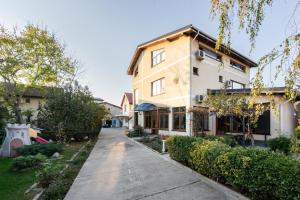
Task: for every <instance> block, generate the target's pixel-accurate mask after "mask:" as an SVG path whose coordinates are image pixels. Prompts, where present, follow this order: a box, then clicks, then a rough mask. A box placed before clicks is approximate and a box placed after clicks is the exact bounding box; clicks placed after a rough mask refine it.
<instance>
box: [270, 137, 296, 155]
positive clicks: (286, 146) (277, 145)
mask: <svg viewBox="0 0 300 200" xmlns="http://www.w3.org/2000/svg"><path fill="white" fill-rule="evenodd" d="M267 144H268V147H270V149H271V150H272V151H280V152H283V153H285V154H288V153H290V146H291V140H290V139H289V138H286V137H282V136H281V137H277V138H274V139H269V140H268V141H267Z"/></svg>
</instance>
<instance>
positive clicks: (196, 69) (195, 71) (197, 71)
mask: <svg viewBox="0 0 300 200" xmlns="http://www.w3.org/2000/svg"><path fill="white" fill-rule="evenodd" d="M193 74H194V75H199V69H198V68H197V67H193Z"/></svg>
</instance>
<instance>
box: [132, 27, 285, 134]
mask: <svg viewBox="0 0 300 200" xmlns="http://www.w3.org/2000/svg"><path fill="white" fill-rule="evenodd" d="M215 43H216V40H215V39H214V38H212V37H211V36H209V35H207V34H205V33H203V32H201V31H200V30H198V29H197V28H195V27H194V26H192V25H189V26H186V27H183V28H181V29H178V30H176V31H173V32H171V33H168V34H165V35H162V36H160V37H158V38H155V39H153V40H150V41H149V42H146V43H143V44H141V45H138V47H137V49H136V51H135V53H134V55H133V58H132V60H131V63H130V65H129V67H128V70H127V73H128V75H131V76H132V85H133V91H134V95H133V99H134V100H133V102H134V106H135V112H134V125H140V126H142V127H144V128H145V130H146V131H149V132H150V131H151V132H153V133H160V134H183V135H192V130H193V123H192V115H191V114H190V113H189V112H188V110H189V109H190V108H193V107H195V106H200V104H199V101H201V99H202V98H203V97H204V96H205V95H206V94H207V90H208V89H221V88H223V87H224V86H226V88H228V89H244V88H249V83H250V68H252V67H256V66H257V64H256V63H255V62H253V61H252V60H250V59H249V58H247V57H245V56H243V55H242V54H240V53H238V52H237V51H235V50H233V49H226V48H225V47H224V46H222V47H221V48H220V51H216V50H215V49H214V47H215ZM202 118H203V120H202V121H203V127H204V129H205V130H207V132H209V133H211V134H217V131H216V126H217V121H216V116H215V115H213V114H209V115H208V114H207V115H203V116H202ZM276 123H279V122H276ZM275 129H278V127H277V128H274V130H275ZM290 129H291V128H288V130H289V131H290ZM272 131H273V129H271V134H273V132H272ZM278 131H279V130H278Z"/></svg>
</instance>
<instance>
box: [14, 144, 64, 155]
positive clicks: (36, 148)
mask: <svg viewBox="0 0 300 200" xmlns="http://www.w3.org/2000/svg"><path fill="white" fill-rule="evenodd" d="M62 150H63V145H62V144H55V143H49V144H32V145H26V146H24V147H20V148H17V149H16V151H17V152H18V154H20V155H22V156H28V155H36V154H39V153H40V154H43V155H45V156H48V157H50V156H52V155H53V154H54V153H55V152H59V153H61V152H62Z"/></svg>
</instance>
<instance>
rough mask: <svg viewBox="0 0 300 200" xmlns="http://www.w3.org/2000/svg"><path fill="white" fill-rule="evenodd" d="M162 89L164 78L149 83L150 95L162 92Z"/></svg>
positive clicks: (163, 87)
mask: <svg viewBox="0 0 300 200" xmlns="http://www.w3.org/2000/svg"><path fill="white" fill-rule="evenodd" d="M164 91H165V79H164V78H161V79H159V80H156V81H153V82H152V83H151V94H152V96H156V95H159V94H162V93H163V92H164Z"/></svg>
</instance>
